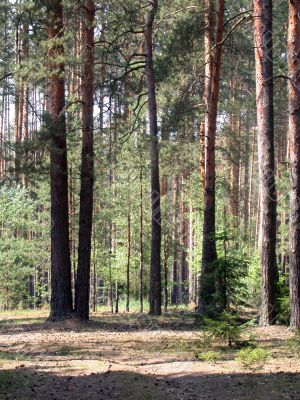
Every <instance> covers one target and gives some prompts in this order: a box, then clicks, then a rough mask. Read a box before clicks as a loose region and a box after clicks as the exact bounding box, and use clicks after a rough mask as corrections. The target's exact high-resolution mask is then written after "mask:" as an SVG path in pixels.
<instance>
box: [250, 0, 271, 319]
mask: <svg viewBox="0 0 300 400" xmlns="http://www.w3.org/2000/svg"><path fill="white" fill-rule="evenodd" d="M253 18H254V41H255V43H254V44H255V64H256V107H257V134H258V164H259V194H260V222H259V223H260V227H259V251H260V266H261V310H260V324H261V325H262V326H267V325H270V324H272V323H273V322H274V319H275V315H276V312H275V281H276V249H275V246H276V187H275V175H274V116H273V79H272V77H273V44H272V0H254V15H253Z"/></svg>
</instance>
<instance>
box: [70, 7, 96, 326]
mask: <svg viewBox="0 0 300 400" xmlns="http://www.w3.org/2000/svg"><path fill="white" fill-rule="evenodd" d="M85 10H86V21H85V23H84V24H83V26H84V27H83V40H84V58H85V60H84V73H83V78H82V100H83V106H82V155H81V188H80V211H79V244H78V269H77V280H76V299H75V312H76V316H77V317H78V318H80V319H84V320H87V319H89V294H90V269H91V243H92V223H93V222H92V221H93V185H94V143H93V105H94V101H93V100H94V25H93V24H94V15H95V5H94V1H93V0H86V2H85Z"/></svg>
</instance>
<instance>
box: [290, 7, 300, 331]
mask: <svg viewBox="0 0 300 400" xmlns="http://www.w3.org/2000/svg"><path fill="white" fill-rule="evenodd" d="M299 15H300V3H299V2H298V1H292V0H290V1H289V24H288V26H289V34H288V65H289V77H290V81H289V106H290V109H289V112H290V115H289V136H290V160H291V193H290V207H291V210H290V301H291V321H290V325H291V328H293V329H299V328H300V202H299V199H300V76H299V71H300V59H299V54H300V19H299Z"/></svg>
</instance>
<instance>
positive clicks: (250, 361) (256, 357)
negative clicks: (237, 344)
mask: <svg viewBox="0 0 300 400" xmlns="http://www.w3.org/2000/svg"><path fill="white" fill-rule="evenodd" d="M271 357H272V354H271V353H270V351H268V350H265V349H261V348H256V349H252V348H251V347H247V348H244V349H242V350H240V351H239V352H238V355H237V357H236V360H237V361H239V362H240V363H241V364H242V365H243V367H244V368H247V369H249V370H252V371H256V370H260V369H261V368H262V367H263V366H264V365H265V364H266V362H267V361H268V360H269V359H270V358H271Z"/></svg>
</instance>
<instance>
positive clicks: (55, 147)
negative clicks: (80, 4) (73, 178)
mask: <svg viewBox="0 0 300 400" xmlns="http://www.w3.org/2000/svg"><path fill="white" fill-rule="evenodd" d="M46 4H47V15H48V19H47V20H48V23H49V25H48V26H47V34H48V40H49V49H48V54H47V57H48V59H49V60H50V62H49V71H51V72H52V73H51V75H50V76H49V78H48V98H49V100H48V101H49V114H50V118H51V125H50V127H49V134H50V135H51V151H50V163H51V167H50V179H51V312H50V317H49V319H50V320H57V319H65V318H67V317H69V316H70V314H71V312H72V292H71V260H70V243H69V215H68V168H67V144H66V121H65V112H64V108H65V88H64V64H63V62H62V57H63V55H64V48H63V45H62V44H61V40H62V37H63V31H64V26H63V7H62V2H61V0H56V1H50V0H48V1H47V3H46ZM55 70H56V71H57V73H54V72H53V71H55Z"/></svg>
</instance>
